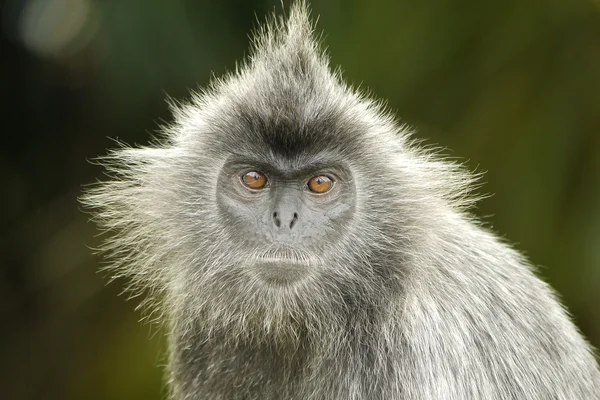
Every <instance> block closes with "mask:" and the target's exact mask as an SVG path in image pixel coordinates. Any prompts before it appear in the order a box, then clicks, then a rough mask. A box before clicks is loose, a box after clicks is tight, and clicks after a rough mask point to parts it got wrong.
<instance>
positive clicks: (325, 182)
mask: <svg viewBox="0 0 600 400" xmlns="http://www.w3.org/2000/svg"><path fill="white" fill-rule="evenodd" d="M332 187H333V179H331V178H330V177H328V176H326V175H319V176H314V177H312V178H310V180H309V181H308V189H309V190H310V191H311V192H313V193H317V194H321V193H326V192H328V191H330V190H331V188H332Z"/></svg>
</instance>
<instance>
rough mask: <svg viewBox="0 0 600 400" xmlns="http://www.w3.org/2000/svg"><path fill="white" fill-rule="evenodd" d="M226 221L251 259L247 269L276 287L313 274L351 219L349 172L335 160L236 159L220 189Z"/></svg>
mask: <svg viewBox="0 0 600 400" xmlns="http://www.w3.org/2000/svg"><path fill="white" fill-rule="evenodd" d="M217 201H218V207H219V212H220V213H221V217H222V218H223V220H224V221H225V223H226V227H227V228H226V229H228V230H229V231H230V237H231V238H233V239H234V240H237V241H239V242H238V243H240V244H241V245H242V247H243V248H245V249H246V250H247V251H246V255H247V256H248V257H247V259H246V262H244V263H243V264H244V265H243V268H247V269H248V270H249V271H248V272H249V273H251V274H252V275H256V276H258V277H259V278H260V279H262V280H264V281H265V282H268V283H273V284H288V283H292V282H294V281H298V280H301V279H303V278H305V277H307V276H309V275H311V274H314V273H316V272H317V271H318V269H319V268H320V267H321V266H322V265H323V264H324V263H325V262H326V259H327V254H328V253H330V251H328V249H332V248H335V245H336V243H337V242H338V241H339V240H340V238H341V235H342V234H343V232H346V230H347V227H348V224H349V223H350V221H351V220H352V217H353V214H354V210H355V204H356V194H355V187H354V183H353V180H352V175H351V173H350V171H349V169H348V168H347V167H345V166H343V165H341V164H339V163H336V162H334V161H323V160H319V161H318V162H316V161H310V160H306V161H298V159H297V160H296V161H291V160H287V161H282V160H278V161H277V162H265V161H264V160H262V161H261V160H253V159H251V158H246V157H243V156H231V157H230V158H229V159H228V160H227V161H226V163H225V165H224V166H223V168H222V170H221V172H220V175H219V179H218V187H217Z"/></svg>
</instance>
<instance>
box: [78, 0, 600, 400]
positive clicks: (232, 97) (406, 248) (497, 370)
mask: <svg viewBox="0 0 600 400" xmlns="http://www.w3.org/2000/svg"><path fill="white" fill-rule="evenodd" d="M308 14H309V12H308V7H307V6H306V5H305V4H304V3H303V2H298V3H296V4H295V5H294V6H293V7H292V9H291V10H290V13H289V17H288V18H287V19H276V18H273V19H272V20H271V21H269V23H268V24H266V25H265V26H264V27H263V28H261V29H260V31H259V32H258V33H257V35H256V37H255V41H254V49H253V52H252V53H251V57H250V59H249V61H248V62H247V63H246V64H245V65H243V66H241V67H240V68H239V69H238V70H237V71H236V72H235V73H232V74H230V75H228V76H226V77H225V78H223V79H221V80H217V81H215V82H213V84H212V86H211V87H210V88H209V89H207V90H206V91H205V92H203V93H202V94H197V95H194V96H193V99H192V100H191V101H190V102H189V103H188V104H184V105H177V106H174V113H175V122H174V123H173V124H172V125H171V126H169V127H168V128H166V129H165V132H164V136H163V137H162V139H160V140H159V141H158V142H157V143H154V144H153V145H151V146H148V147H140V148H130V147H126V146H123V147H122V148H120V149H117V150H114V151H112V152H111V153H110V154H109V155H108V156H107V157H105V158H103V164H104V165H105V167H106V168H107V170H108V172H109V174H110V176H111V177H112V178H111V179H110V180H108V181H106V182H101V183H99V184H98V185H96V186H95V187H93V188H91V189H90V190H88V191H87V192H86V194H85V195H84V197H83V198H82V202H83V203H84V204H85V205H86V206H87V207H88V208H89V209H90V210H91V211H92V213H93V214H94V219H95V220H96V221H97V223H98V224H99V226H100V227H101V228H102V229H103V230H106V231H108V232H109V238H108V239H107V241H106V242H105V245H104V247H103V250H104V251H105V252H106V255H107V257H109V259H110V260H111V270H112V271H113V272H114V274H115V275H116V276H126V277H127V278H129V281H130V282H132V286H131V290H133V291H134V292H135V293H138V292H144V293H145V294H146V299H147V301H146V303H145V305H146V306H147V307H148V309H149V310H152V313H151V315H152V316H155V318H156V319H157V320H160V321H162V322H164V323H165V325H166V326H167V329H168V335H169V344H170V362H169V368H168V373H169V383H170V387H171V388H172V396H173V398H174V399H187V400H191V399H261V400H268V399H307V400H308V399H332V400H334V399H344V400H345V399H348V400H352V399H381V400H384V399H385V400H388V399H389V400H394V399H407V400H412V399H423V400H429V399H457V400H462V399H489V400H500V399H502V400H505V399H572V400H586V399H600V372H599V369H598V365H597V362H596V361H595V359H594V355H593V352H592V349H591V347H590V346H589V345H588V343H586V341H585V340H584V339H583V338H582V336H581V335H580V333H579V332H578V331H577V329H576V328H575V326H574V325H573V323H572V322H571V321H570V319H569V317H568V315H567V312H566V311H565V310H564V308H563V307H561V305H560V304H559V302H558V301H557V299H556V297H555V295H554V293H553V291H552V289H551V288H550V287H549V286H548V285H547V284H545V283H544V282H542V281H541V280H540V279H538V278H537V277H536V276H535V275H534V273H533V271H532V270H533V268H532V266H531V265H530V264H529V263H528V262H527V261H526V260H525V259H524V258H523V257H522V256H521V255H519V254H518V253H517V252H516V251H514V250H512V249H511V248H510V247H509V246H508V245H507V244H505V243H503V242H502V241H501V240H500V239H498V238H497V237H496V236H495V235H494V234H492V233H490V232H488V231H487V230H486V229H485V228H483V227H481V226H480V225H479V224H478V222H477V221H476V220H475V219H474V218H473V217H472V216H471V215H470V214H469V213H468V211H467V207H468V206H469V205H471V204H472V202H473V201H474V199H473V196H472V195H471V194H470V187H471V186H472V183H473V177H472V176H471V175H469V174H468V173H466V172H465V171H463V170H462V169H461V168H460V167H458V166H456V165H455V164H452V163H451V162H449V161H447V160H444V159H442V158H440V157H438V156H435V155H433V154H431V153H430V152H428V151H425V150H423V149H419V148H418V147H417V146H416V145H415V144H414V143H413V142H412V141H411V139H410V136H411V133H410V132H408V131H407V129H405V128H404V127H401V126H398V124H397V123H396V122H395V121H394V119H393V118H392V117H391V116H390V115H388V114H387V113H386V111H385V110H383V108H382V106H381V105H380V104H379V103H378V102H375V101H373V100H370V99H368V98H367V97H366V96H364V95H362V94H359V93H357V92H356V91H355V90H354V89H352V88H350V87H348V86H347V85H346V84H344V83H343V82H342V81H341V78H340V76H339V74H338V73H332V72H331V71H330V69H329V67H328V64H327V58H326V56H325V55H324V54H323V53H322V52H321V51H320V50H319V48H318V44H317V43H316V42H315V40H314V38H313V33H312V29H313V28H312V25H311V23H310V22H309V15H308ZM282 120H283V121H287V122H288V123H290V124H292V125H294V124H295V125H294V126H296V127H300V128H302V127H304V126H306V125H310V126H313V127H314V126H317V127H319V126H321V127H322V132H323V133H322V134H323V135H324V136H323V137H326V138H327V140H324V139H323V140H324V141H323V143H324V145H325V146H330V148H328V149H326V151H329V154H335V155H337V156H339V157H344V159H345V160H346V162H347V163H348V165H349V166H350V169H351V171H352V174H353V177H354V180H355V185H356V191H357V206H356V213H355V215H354V221H353V222H352V224H351V227H350V229H349V230H348V231H347V232H344V239H343V240H342V241H341V242H340V243H337V244H333V245H332V247H333V248H332V249H330V253H328V254H330V255H327V254H325V255H323V259H322V260H321V261H322V262H323V264H324V265H325V266H326V269H327V271H326V272H325V273H322V274H321V275H319V276H318V279H308V280H305V281H302V283H301V284H298V285H295V286H290V287H289V288H286V287H283V288H276V289H273V288H269V287H268V286H265V285H261V284H259V283H257V281H256V280H255V279H247V277H246V276H245V275H243V274H240V273H239V265H240V259H241V257H252V256H253V254H248V251H247V249H245V248H243V247H242V246H243V245H242V243H241V242H243V240H242V238H235V237H232V235H231V232H230V231H231V229H230V228H225V227H224V226H223V221H222V220H221V219H220V218H219V212H218V210H217V206H216V203H215V188H216V186H217V185H216V182H217V175H218V173H219V170H220V168H221V166H222V165H223V163H224V160H225V158H226V157H227V156H228V152H227V149H230V148H232V147H234V146H236V145H240V146H245V145H248V146H249V145H250V144H251V143H252V142H255V141H260V140H262V139H260V138H258V136H257V137H254V136H253V135H255V134H257V135H259V134H260V132H259V133H256V130H253V129H250V128H248V126H252V127H254V128H256V127H257V126H258V127H260V126H268V125H269V124H277V123H280V122H281V121H282ZM248 124H249V125H248ZM258 130H260V129H258ZM291 132H293V133H291ZM287 134H289V135H292V134H295V135H300V136H301V135H305V136H303V137H295V138H290V140H292V141H294V140H295V141H300V142H302V143H309V142H310V141H311V140H314V141H319V140H322V138H319V137H318V135H317V136H316V135H315V134H314V133H313V134H311V135H312V136H311V135H309V134H307V133H306V132H305V131H304V130H303V129H298V130H290V132H288V133H287ZM329 139H332V140H329ZM278 140H282V138H281V137H278ZM283 140H287V139H286V138H283ZM256 251H259V250H258V249H257V250H256ZM331 254H334V255H335V257H334V256H331Z"/></svg>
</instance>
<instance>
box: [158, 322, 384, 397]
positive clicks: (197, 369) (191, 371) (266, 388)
mask: <svg viewBox="0 0 600 400" xmlns="http://www.w3.org/2000/svg"><path fill="white" fill-rule="evenodd" d="M354 322H356V321H354ZM349 328H350V329H348V327H346V329H344V330H342V329H340V331H339V332H331V333H330V335H329V336H328V337H325V336H320V337H315V336H313V335H311V334H310V333H308V332H307V331H304V332H300V335H299V336H298V338H297V340H295V341H290V342H287V343H286V342H282V341H280V340H279V341H277V340H273V341H269V340H268V338H261V340H256V339H241V338H238V340H236V341H232V340H231V338H230V337H227V336H226V335H223V336H219V335H212V336H211V337H210V338H208V337H206V336H203V335H198V334H197V333H196V334H195V335H193V336H192V337H189V336H188V337H183V336H182V337H180V338H179V339H174V340H173V337H172V338H171V339H172V341H171V364H170V368H171V375H172V382H173V384H174V392H175V398H176V399H184V398H185V399H213V398H214V399H255V398H256V399H264V400H269V399H309V398H312V397H311V396H312V395H311V393H312V394H314V393H321V394H323V393H330V394H331V397H330V398H340V399H341V398H344V399H353V398H355V396H356V394H357V393H359V392H360V390H357V388H359V387H363V386H364V387H367V386H368V387H369V389H368V390H369V393H371V394H373V393H375V392H376V391H377V390H379V389H381V387H380V386H381V382H384V381H385V375H386V374H385V371H379V372H381V373H379V374H378V373H374V371H376V370H380V369H381V368H382V366H381V363H376V359H379V360H381V359H380V357H379V356H378V355H377V354H375V349H381V348H382V346H381V341H379V340H378V338H377V335H376V334H374V332H376V331H374V330H373V329H372V328H373V327H372V326H371V327H368V329H366V328H367V326H365V325H360V324H357V325H354V326H351V327H349ZM184 343H185V344H184ZM365 376H375V377H380V378H381V381H379V382H369V383H366V382H363V381H362V380H364V377H365ZM328 398H329V397H328Z"/></svg>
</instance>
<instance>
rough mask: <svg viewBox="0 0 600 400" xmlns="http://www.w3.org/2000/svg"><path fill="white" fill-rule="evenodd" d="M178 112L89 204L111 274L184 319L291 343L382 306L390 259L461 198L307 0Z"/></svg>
mask: <svg viewBox="0 0 600 400" xmlns="http://www.w3.org/2000/svg"><path fill="white" fill-rule="evenodd" d="M174 113H175V123H174V124H173V125H172V126H170V127H168V128H167V129H166V130H165V132H164V137H163V138H162V139H161V140H160V141H159V142H158V143H156V144H154V145H152V146H149V147H145V148H127V147H124V148H121V149H118V150H115V151H113V152H112V153H110V154H109V156H107V157H106V158H104V159H103V160H104V162H103V164H104V165H105V166H106V168H107V169H108V171H109V174H110V175H111V176H112V178H113V179H112V180H111V181H108V182H102V183H100V184H99V185H98V186H97V187H95V188H92V189H90V190H89V191H88V192H87V193H86V195H85V196H84V198H83V201H84V203H86V204H87V205H88V206H91V207H92V210H93V212H94V214H95V215H96V219H97V221H98V223H99V224H100V226H101V227H103V228H104V229H106V230H108V231H110V232H111V237H110V238H109V239H108V240H107V242H106V244H105V248H104V250H105V251H106V252H107V254H108V256H109V258H110V260H111V266H112V270H113V271H115V272H116V274H117V275H126V276H128V277H130V278H132V279H131V281H132V282H133V284H134V285H135V286H136V287H138V288H141V289H147V290H148V291H149V293H150V294H157V293H158V294H160V295H161V296H160V298H161V299H160V303H161V304H163V305H164V307H162V308H161V309H162V310H164V311H166V314H167V316H168V317H170V319H171V322H172V323H173V324H175V325H177V326H180V327H185V328H182V329H188V328H190V327H191V326H196V325H201V326H205V327H208V329H210V330H219V329H223V330H224V331H228V332H234V333H235V335H237V336H240V335H243V334H244V333H247V334H249V335H253V336H260V335H261V334H265V333H273V334H274V335H275V336H280V335H284V336H286V337H287V336H290V335H297V334H298V329H305V330H307V331H313V332H318V331H323V330H327V329H328V328H330V329H331V328H332V327H334V326H340V325H341V324H343V321H344V320H345V319H346V318H347V317H348V316H349V315H350V316H357V317H360V314H361V313H371V312H372V311H373V307H374V305H377V304H379V303H380V302H382V301H385V299H386V297H387V294H389V293H390V292H392V291H400V290H402V276H403V275H404V274H406V273H408V272H409V271H407V270H406V268H404V267H403V266H402V265H395V264H397V263H390V262H388V261H389V260H390V259H395V260H398V259H402V258H403V257H404V258H409V257H419V256H420V254H419V251H420V247H419V246H420V243H421V242H422V241H423V240H426V238H425V237H424V235H423V232H429V231H430V230H428V229H425V226H427V225H428V224H429V225H435V224H436V223H437V221H436V218H438V213H436V212H435V210H436V209H440V207H458V206H460V205H462V203H461V202H460V201H459V200H458V199H459V198H462V197H463V196H462V195H463V194H464V191H462V190H463V188H464V187H465V185H464V184H463V183H467V179H464V175H462V173H461V172H460V171H459V170H458V169H456V168H455V167H454V166H453V165H452V164H449V163H446V162H438V161H436V160H435V159H433V158H432V157H431V156H430V155H429V154H428V153H426V152H423V151H418V150H416V149H415V148H413V147H412V146H410V144H409V141H408V138H407V132H406V131H405V130H404V129H402V128H399V127H398V126H397V125H396V124H395V122H394V121H393V119H392V118H391V117H390V116H388V115H387V114H386V113H385V112H384V111H383V109H382V106H381V105H380V104H379V103H377V102H374V101H371V100H369V99H368V98H366V97H365V96H363V95H360V94H358V93H356V92H355V91H353V90H352V89H351V88H349V87H348V86H346V85H345V84H344V83H343V82H342V81H341V78H340V76H339V73H332V72H331V71H330V69H329V67H328V64H327V59H326V57H325V56H324V55H323V53H322V52H321V51H320V50H319V48H318V45H317V43H316V42H315V40H314V38H313V35H312V26H311V24H310V22H309V19H308V10H307V8H306V6H305V5H304V4H303V3H301V2H299V3H297V4H296V6H294V7H293V8H292V9H291V11H290V15H289V18H288V19H287V20H273V21H271V22H270V23H269V24H268V25H267V26H266V27H265V28H263V29H262V30H260V31H259V32H258V34H257V35H256V38H255V41H254V48H253V52H252V54H251V57H250V59H249V61H248V62H247V63H246V64H245V65H244V66H242V67H241V68H240V69H238V70H237V71H236V72H235V73H233V74H230V75H228V76H226V77H225V78H223V79H221V80H217V81H215V82H213V84H212V85H211V87H210V88H209V89H208V90H206V91H205V92H203V93H202V94H197V95H194V97H193V100H192V101H191V102H189V103H188V104H185V105H177V106H176V107H174ZM439 215H445V214H444V213H439ZM392 244H393V245H392ZM399 257H400V258H399ZM366 305H369V307H367V306H366Z"/></svg>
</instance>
